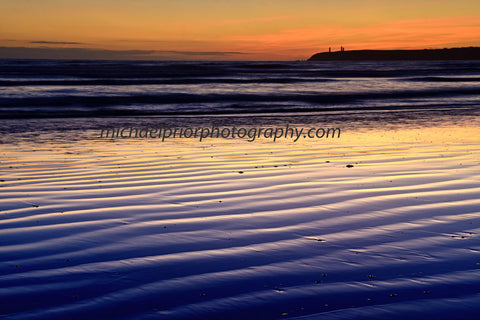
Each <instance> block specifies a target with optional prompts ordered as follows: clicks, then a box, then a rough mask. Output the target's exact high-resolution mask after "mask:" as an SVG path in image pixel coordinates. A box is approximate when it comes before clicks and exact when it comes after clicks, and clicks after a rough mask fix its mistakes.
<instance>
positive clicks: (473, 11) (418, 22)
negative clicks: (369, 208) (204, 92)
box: [0, 0, 480, 60]
mask: <svg viewBox="0 0 480 320" xmlns="http://www.w3.org/2000/svg"><path fill="white" fill-rule="evenodd" d="M340 46H343V47H345V48H346V50H352V49H412V48H443V47H461V46H480V1H478V0H456V1H446V0H403V1H398V0H397V1H389V0H362V1H358V0H357V1H354V0H316V1H315V0H296V1H292V0H288V1H287V0H268V1H267V0H255V1H252V0H243V1H236V0H176V1H171V0H166V1H162V0H160V1H159V0H95V1H94V0H83V1H81V0H75V1H74V0H42V1H28V0H15V1H11V0H0V47H2V48H0V49H1V50H0V57H5V54H7V55H8V54H10V55H12V54H20V53H22V52H30V54H31V55H32V54H33V55H35V54H39V53H38V52H41V54H45V55H47V56H48V54H50V53H52V52H54V51H55V50H56V51H58V49H60V51H61V52H63V53H62V54H63V55H65V57H67V58H68V57H70V56H69V55H72V54H75V53H77V54H78V52H82V54H83V55H87V56H88V54H90V53H91V54H92V56H93V54H94V53H96V52H97V51H98V50H109V51H103V52H100V53H101V54H103V55H105V56H109V55H110V56H111V57H112V58H118V57H117V55H119V57H124V58H145V59H187V60H205V59H208V60H296V59H305V58H308V57H309V56H311V55H312V54H313V53H316V52H319V51H327V50H328V48H329V47H332V49H333V50H338V49H339V47H340ZM5 47H10V48H5ZM12 47H16V49H15V48H12ZM25 47H27V48H43V49H41V50H37V51H32V50H30V51H29V50H27V49H25ZM7 49H10V51H8V50H7ZM85 49H89V50H85ZM22 50H23V51H22ZM62 50H63V51H62ZM130 50H137V51H130ZM2 52H3V55H2ZM5 52H7V53H5ZM12 52H14V53H12ZM32 52H33V53H32ZM97 53H98V52H97ZM100 53H99V54H100ZM42 57H44V56H42Z"/></svg>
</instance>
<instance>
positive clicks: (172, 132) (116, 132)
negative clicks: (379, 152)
mask: <svg viewBox="0 0 480 320" xmlns="http://www.w3.org/2000/svg"><path fill="white" fill-rule="evenodd" d="M340 135H341V129H340V128H323V127H320V128H316V127H311V128H297V127H295V126H290V125H288V124H287V125H286V126H285V127H235V126H220V127H217V126H211V127H163V126H159V127H156V128H152V127H133V126H126V127H109V128H102V129H101V131H100V136H99V137H100V138H105V139H106V138H119V139H132V138H137V139H158V140H161V141H162V142H163V141H165V140H169V139H197V140H198V141H204V140H206V139H244V140H247V141H249V142H253V141H255V140H256V139H270V140H272V141H277V140H279V139H289V140H292V141H293V142H297V141H298V140H299V139H302V138H303V139H327V138H330V139H338V138H340Z"/></svg>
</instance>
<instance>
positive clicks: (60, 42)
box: [29, 41, 84, 44]
mask: <svg viewBox="0 0 480 320" xmlns="http://www.w3.org/2000/svg"><path fill="white" fill-rule="evenodd" d="M29 43H34V44H84V43H82V42H69V41H30V42H29Z"/></svg>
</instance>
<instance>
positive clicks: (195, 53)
mask: <svg viewBox="0 0 480 320" xmlns="http://www.w3.org/2000/svg"><path fill="white" fill-rule="evenodd" d="M155 52H157V53H167V54H180V55H186V56H229V55H237V54H248V53H246V52H237V51H172V50H156V51H155Z"/></svg>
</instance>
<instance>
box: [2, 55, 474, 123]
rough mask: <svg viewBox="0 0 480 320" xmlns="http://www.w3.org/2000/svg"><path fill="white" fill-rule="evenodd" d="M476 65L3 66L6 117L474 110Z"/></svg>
mask: <svg viewBox="0 0 480 320" xmlns="http://www.w3.org/2000/svg"><path fill="white" fill-rule="evenodd" d="M479 85H480V62H478V61H393V62H391V61H390V62H358V61H356V62H348V61H339V62H308V61H303V62H163V61H80V60H74V61H69V60H0V118H3V119H12V118H17V119H18V118H65V117H88V118H91V117H108V116H167V115H245V114H254V115H259V114H261V115H275V114H276V115H284V114H290V113H292V114H294V115H298V114H308V115H312V114H326V113H332V112H336V113H347V112H350V113H358V112H371V111H386V112H391V111H395V112H397V111H406V112H408V111H412V110H429V111H430V110H431V111H437V110H447V111H448V110H453V109H454V111H455V112H466V111H465V110H476V109H477V107H478V103H479V101H480V93H479V90H478V88H479Z"/></svg>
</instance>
